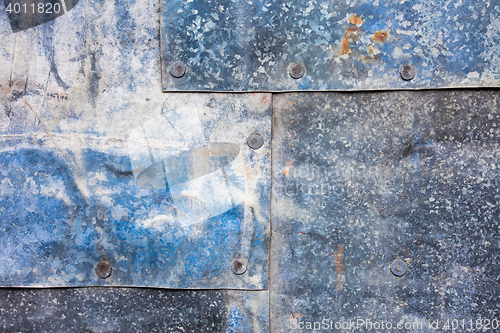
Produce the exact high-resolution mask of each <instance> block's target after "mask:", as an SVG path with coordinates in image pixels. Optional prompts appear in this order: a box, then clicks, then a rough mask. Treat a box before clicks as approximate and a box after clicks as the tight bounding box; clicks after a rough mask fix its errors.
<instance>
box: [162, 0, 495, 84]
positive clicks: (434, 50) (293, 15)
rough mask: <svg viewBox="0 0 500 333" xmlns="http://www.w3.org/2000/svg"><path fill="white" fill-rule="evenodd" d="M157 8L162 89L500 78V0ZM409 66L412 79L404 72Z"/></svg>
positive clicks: (212, 1) (236, 0)
mask: <svg viewBox="0 0 500 333" xmlns="http://www.w3.org/2000/svg"><path fill="white" fill-rule="evenodd" d="M161 15H162V21H161V43H162V44H161V49H162V82H163V90H164V91H308V90H385V89H419V88H450V87H488V86H489V87H498V86H499V82H500V81H499V79H500V67H499V63H500V58H499V54H500V52H499V45H500V43H499V42H500V7H499V6H498V3H495V2H494V1H493V2H492V1H489V0H481V1H472V0H462V1H445V0H438V1H436V0H415V1H407V0H403V1H401V0H391V1H378V0H376V1H371V0H354V1H324V0H317V1H316V0H314V1H313V0H311V1H288V0H279V1H260V0H259V1H251V0H250V1H249V0H209V1H205V0H192V1H185V0H173V1H170V0H162V7H161ZM179 62H180V63H183V64H184V68H183V71H182V72H179V73H182V74H183V75H182V76H181V77H179V75H178V74H179V73H177V72H176V71H175V69H178V67H175V66H174V67H173V68H172V64H174V65H176V64H178V63H179ZM297 63H298V66H299V67H294V66H297ZM408 64H409V65H413V66H414V67H415V75H414V76H413V75H412V76H410V77H408V76H406V75H405V73H403V75H401V74H402V73H401V69H402V67H404V66H405V65H408ZM300 66H302V67H300ZM291 71H292V72H291ZM404 72H407V70H406V71H404ZM403 77H404V78H403ZM411 77H414V78H413V79H410V78H411Z"/></svg>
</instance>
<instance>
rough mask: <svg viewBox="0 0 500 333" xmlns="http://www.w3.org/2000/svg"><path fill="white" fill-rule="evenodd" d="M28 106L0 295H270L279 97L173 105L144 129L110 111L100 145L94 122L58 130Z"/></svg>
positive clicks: (13, 140) (2, 254)
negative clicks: (154, 290)
mask: <svg viewBox="0 0 500 333" xmlns="http://www.w3.org/2000/svg"><path fill="white" fill-rule="evenodd" d="M19 101H20V102H21V103H22V104H21V103H20V104H19V107H13V108H12V110H13V111H12V112H13V113H14V114H15V116H13V120H14V119H16V120H19V121H16V120H14V121H12V122H11V123H10V125H14V124H15V125H18V126H20V127H19V128H15V127H9V130H8V131H6V132H7V133H5V134H4V136H3V139H2V142H1V143H0V146H1V152H0V172H1V181H0V184H1V187H0V189H1V192H0V202H1V207H2V208H1V218H0V223H1V228H2V230H3V233H2V237H0V243H1V246H0V263H1V264H0V285H2V286H36V287H56V286H57V287H62V286H95V285H108V286H113V285H116V286H147V287H163V288H244V289H262V288H265V287H266V284H267V256H268V254H267V243H268V225H269V217H268V216H269V182H270V145H269V138H270V100H269V96H268V95H266V94H256V95H238V96H235V95H218V96H215V95H192V94H191V95H172V96H168V97H167V99H166V101H165V102H164V103H163V105H162V106H161V107H160V108H152V109H151V110H148V111H144V112H141V113H140V114H139V115H136V117H135V119H136V123H135V124H133V125H132V124H130V123H128V122H125V123H122V122H121V121H120V120H119V119H120V118H121V117H123V116H125V113H127V112H129V111H125V112H122V110H121V109H119V108H110V109H108V110H106V111H105V113H104V114H102V115H101V119H102V118H104V117H109V119H110V120H111V122H114V124H113V125H111V123H110V125H111V127H110V128H109V131H105V132H101V133H99V134H98V135H93V134H92V131H93V128H92V125H91V124H92V122H93V115H92V114H81V115H80V117H78V119H73V120H72V121H70V122H68V123H66V126H67V127H66V128H65V129H64V130H63V131H62V132H61V131H58V130H56V131H50V130H48V129H47V128H46V127H45V125H44V124H45V123H46V121H45V117H44V116H41V115H40V114H39V113H38V112H39V110H38V107H37V104H38V101H37V98H31V97H29V96H27V97H21V98H20V100H19ZM32 112H33V113H32ZM67 116H69V115H67ZM27 118H28V119H31V120H32V121H36V122H37V123H36V124H35V125H34V126H35V127H39V128H41V129H43V130H45V132H43V133H40V132H38V133H33V132H32V133H29V132H27V131H26V128H27V127H29V126H30V121H29V120H27ZM66 120H67V118H66ZM49 121H50V120H49ZM59 124H61V123H60V122H59ZM131 125H132V126H131ZM23 127H24V128H23ZM253 132H259V133H260V134H261V135H262V136H263V137H264V138H266V139H265V140H266V143H265V144H264V145H263V146H262V147H261V148H260V149H258V150H254V149H251V148H250V147H248V145H247V142H246V140H247V137H248V136H249V135H250V134H251V133H253ZM238 258H242V259H243V260H246V261H248V263H247V267H248V271H247V272H246V273H245V274H242V275H235V274H234V273H233V272H232V269H231V265H232V262H233V260H234V259H238ZM103 260H107V261H109V262H110V263H111V266H112V274H111V276H110V277H109V278H107V279H102V278H101V277H98V276H97V275H96V274H95V273H94V268H95V267H96V265H97V264H98V262H100V261H103Z"/></svg>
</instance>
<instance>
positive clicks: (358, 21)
mask: <svg viewBox="0 0 500 333" xmlns="http://www.w3.org/2000/svg"><path fill="white" fill-rule="evenodd" d="M349 22H351V23H352V24H355V25H361V23H363V19H362V18H361V17H359V16H356V15H354V16H352V17H351V18H350V19H349Z"/></svg>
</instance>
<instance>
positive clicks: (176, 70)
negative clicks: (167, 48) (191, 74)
mask: <svg viewBox="0 0 500 333" xmlns="http://www.w3.org/2000/svg"><path fill="white" fill-rule="evenodd" d="M184 73H186V66H185V65H184V64H183V63H182V62H180V61H174V62H173V63H171V64H170V75H172V76H173V77H177V78H179V77H181V76H183V75H184Z"/></svg>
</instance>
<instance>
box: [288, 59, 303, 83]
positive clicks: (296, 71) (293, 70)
mask: <svg viewBox="0 0 500 333" xmlns="http://www.w3.org/2000/svg"><path fill="white" fill-rule="evenodd" d="M305 72H306V69H305V68H304V65H302V64H301V63H300V62H294V63H293V64H291V65H290V67H289V69H288V73H290V76H291V77H293V78H294V79H300V78H301V77H303V76H304V74H305Z"/></svg>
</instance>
